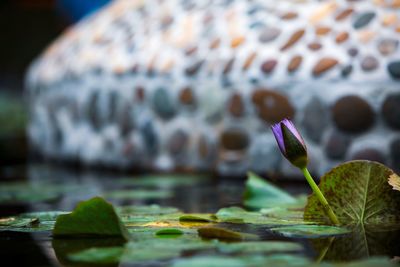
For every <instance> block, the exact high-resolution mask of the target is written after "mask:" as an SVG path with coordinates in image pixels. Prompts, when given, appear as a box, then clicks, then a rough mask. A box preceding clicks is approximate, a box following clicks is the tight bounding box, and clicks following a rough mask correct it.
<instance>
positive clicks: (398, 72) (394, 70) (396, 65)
mask: <svg viewBox="0 0 400 267" xmlns="http://www.w3.org/2000/svg"><path fill="white" fill-rule="evenodd" d="M387 68H388V71H389V74H390V76H392V78H393V79H396V80H397V79H400V61H392V62H390V63H389V65H388V67H387Z"/></svg>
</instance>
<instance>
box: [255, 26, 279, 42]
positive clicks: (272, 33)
mask: <svg viewBox="0 0 400 267" xmlns="http://www.w3.org/2000/svg"><path fill="white" fill-rule="evenodd" d="M280 34H281V30H280V29H278V28H275V27H265V28H264V29H263V30H262V31H261V33H260V36H259V37H258V40H259V41H260V42H261V43H268V42H271V41H273V40H275V39H276V38H277V37H278V36H279V35H280Z"/></svg>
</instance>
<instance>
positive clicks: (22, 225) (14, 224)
mask: <svg viewBox="0 0 400 267" xmlns="http://www.w3.org/2000/svg"><path fill="white" fill-rule="evenodd" d="M61 214H67V212H61V211H49V212H31V213H22V214H20V215H19V216H16V217H7V218H2V219H0V231H13V232H41V231H50V230H52V229H53V226H54V223H55V220H56V218H57V216H58V215H61Z"/></svg>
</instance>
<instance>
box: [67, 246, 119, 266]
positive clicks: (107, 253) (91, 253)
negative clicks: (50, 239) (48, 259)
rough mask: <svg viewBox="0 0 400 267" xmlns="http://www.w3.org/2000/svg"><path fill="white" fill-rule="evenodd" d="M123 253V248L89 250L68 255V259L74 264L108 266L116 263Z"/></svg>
mask: <svg viewBox="0 0 400 267" xmlns="http://www.w3.org/2000/svg"><path fill="white" fill-rule="evenodd" d="M123 253H124V248H123V247H108V248H89V249H87V250H84V251H81V252H77V253H72V254H70V255H68V259H69V260H71V261H76V262H87V263H98V264H110V263H117V262H118V261H119V260H120V258H121V256H122V254H123Z"/></svg>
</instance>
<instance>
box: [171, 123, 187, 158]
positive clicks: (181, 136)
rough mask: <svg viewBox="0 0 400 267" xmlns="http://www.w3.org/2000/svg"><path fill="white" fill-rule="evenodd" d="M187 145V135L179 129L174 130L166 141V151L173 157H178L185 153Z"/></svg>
mask: <svg viewBox="0 0 400 267" xmlns="http://www.w3.org/2000/svg"><path fill="white" fill-rule="evenodd" d="M188 143H189V136H188V134H187V133H186V132H185V131H183V130H181V129H179V130H176V131H175V132H174V133H173V134H172V135H171V136H170V138H169V140H168V151H169V153H170V154H171V155H172V156H173V157H176V156H179V155H181V154H182V153H184V152H185V150H186V147H187V145H188Z"/></svg>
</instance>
